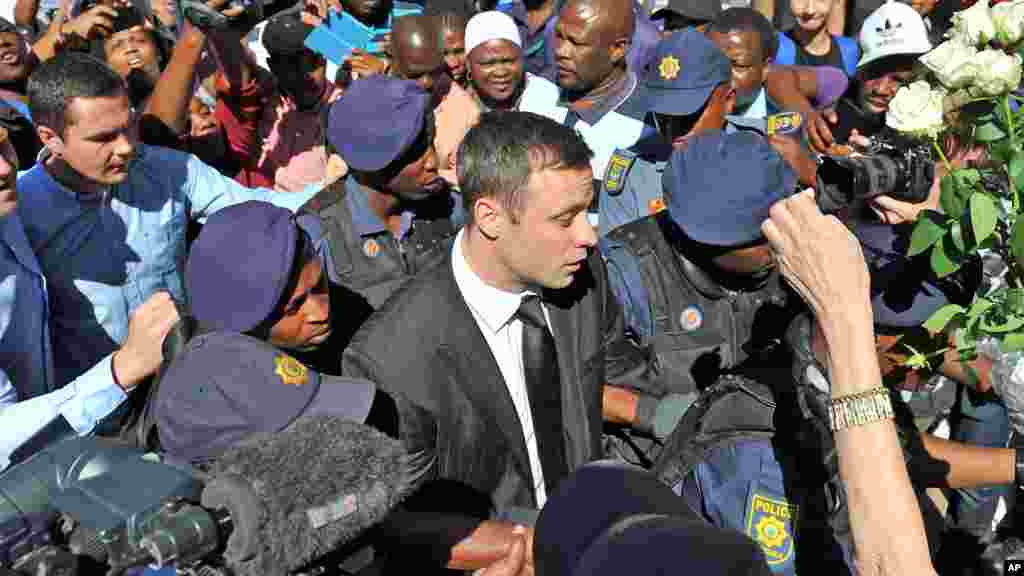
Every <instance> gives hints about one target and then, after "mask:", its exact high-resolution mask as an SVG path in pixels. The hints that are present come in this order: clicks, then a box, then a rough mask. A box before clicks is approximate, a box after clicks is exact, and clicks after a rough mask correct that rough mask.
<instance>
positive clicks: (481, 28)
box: [466, 10, 523, 55]
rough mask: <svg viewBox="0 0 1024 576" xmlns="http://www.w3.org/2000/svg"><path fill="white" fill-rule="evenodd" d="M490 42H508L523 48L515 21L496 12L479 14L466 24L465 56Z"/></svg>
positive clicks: (506, 15) (502, 13)
mask: <svg viewBox="0 0 1024 576" xmlns="http://www.w3.org/2000/svg"><path fill="white" fill-rule="evenodd" d="M491 40H508V41H509V42H511V43H513V44H515V45H516V46H519V47H520V48H522V47H523V41H522V40H520V38H519V28H517V27H516V23H515V21H514V20H512V17H511V16H509V15H508V14H505V13H504V12H499V11H497V10H490V11H488V12H481V13H479V14H477V15H475V16H473V17H472V18H470V19H469V22H467V23H466V55H469V53H470V52H472V51H473V48H476V47H477V46H479V45H481V44H483V43H485V42H490V41H491Z"/></svg>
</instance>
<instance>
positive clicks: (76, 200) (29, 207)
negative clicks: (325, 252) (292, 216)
mask: <svg viewBox="0 0 1024 576" xmlns="http://www.w3.org/2000/svg"><path fill="white" fill-rule="evenodd" d="M28 93H29V106H30V108H31V111H32V116H33V119H34V120H35V123H36V129H37V131H38V133H39V137H40V140H42V142H43V144H44V146H45V147H46V149H45V150H44V151H43V154H42V155H41V156H40V160H39V162H38V163H37V164H36V165H35V166H34V167H33V168H32V169H31V170H29V171H28V172H26V173H25V174H24V175H23V176H22V177H21V178H20V179H19V186H20V187H21V189H22V190H23V191H24V194H23V200H22V202H21V203H20V204H19V206H18V214H19V216H20V217H21V220H22V222H23V224H24V227H25V234H26V236H27V238H28V241H29V244H30V246H31V247H32V250H33V251H34V252H35V255H36V258H37V259H38V260H39V264H40V267H41V270H42V273H43V275H44V276H45V278H46V283H47V289H48V291H49V298H50V313H51V318H50V323H49V324H50V329H51V336H52V342H53V348H54V358H55V360H56V362H55V365H54V372H55V376H56V378H55V381H57V382H68V381H70V380H72V379H74V378H76V377H77V376H79V375H81V374H82V373H84V372H85V371H86V370H87V369H88V368H89V367H91V366H92V365H94V364H95V363H96V362H97V361H98V360H99V359H100V358H103V357H104V356H106V355H108V354H110V353H111V352H112V351H114V350H115V349H116V348H117V347H118V346H119V344H120V343H123V342H125V340H126V339H127V338H128V336H129V323H128V316H129V314H130V313H131V312H132V310H134V309H136V308H137V307H139V306H140V305H141V304H142V303H143V302H144V301H145V300H146V299H147V298H149V297H150V296H151V295H153V294H154V293H156V292H159V291H166V292H168V293H169V294H170V297H171V298H173V299H174V300H175V301H176V302H177V303H178V304H179V305H182V306H186V307H187V298H186V294H185V290H184V288H183V282H182V272H183V265H184V258H185V226H186V224H187V222H188V220H189V218H195V219H198V220H199V221H204V220H205V218H206V216H207V215H209V214H211V213H212V212H215V211H216V210H219V209H220V208H223V207H225V206H229V205H232V204H237V203H239V202H243V201H246V200H264V201H270V202H273V203H274V204H277V205H280V206H282V207H285V208H289V209H292V210H294V209H296V208H298V207H299V206H300V205H302V204H303V203H304V202H305V201H307V200H308V199H309V198H311V197H312V196H313V194H314V193H315V190H312V189H310V190H306V191H303V192H300V193H290V194H275V193H273V192H271V191H270V190H253V189H249V188H244V187H242V186H241V185H239V184H238V183H236V182H235V181H233V180H230V179H228V178H226V177H224V176H222V175H221V174H220V173H219V172H217V171H216V170H214V169H213V168H211V167H209V166H207V165H205V164H203V163H202V162H201V161H199V160H198V159H197V158H196V157H195V156H191V155H189V154H185V153H182V152H178V151H175V150H170V149H164V148H156V147H150V146H144V145H141V144H138V143H137V140H136V131H135V119H134V116H135V114H134V113H133V111H132V110H131V109H130V108H129V104H128V93H127V89H126V87H125V84H124V81H123V80H122V79H121V78H120V77H119V76H118V75H117V74H116V73H114V72H113V71H112V70H111V69H110V68H108V67H107V66H106V64H104V63H102V62H100V61H99V60H97V59H95V58H93V57H91V56H88V55H83V54H74V53H72V54H61V55H59V56H57V57H56V58H53V59H51V60H48V61H47V62H45V63H43V64H42V65H41V66H40V67H39V68H38V69H37V70H36V72H35V73H34V74H33V75H32V78H31V80H30V81H29V85H28ZM253 257H254V258H259V257H260V255H258V254H254V255H253Z"/></svg>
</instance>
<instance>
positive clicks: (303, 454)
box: [203, 415, 416, 576]
mask: <svg viewBox="0 0 1024 576" xmlns="http://www.w3.org/2000/svg"><path fill="white" fill-rule="evenodd" d="M410 460H411V459H410V458H409V456H408V455H407V452H406V451H405V449H404V448H403V447H402V445H401V444H400V443H399V441H397V440H394V439H392V438H389V437H387V436H385V435H384V434H382V433H380V432H378V431H377V430H375V429H373V428H370V427H368V426H366V425H363V424H358V423H355V422H352V421H350V420H345V419H343V418H340V417H337V416H322V415H307V416H300V417H299V418H297V419H296V420H295V421H294V422H292V423H291V424H290V425H289V426H288V427H286V428H285V429H284V430H281V431H280V432H276V433H263V434H258V435H255V436H252V437H249V438H247V439H246V440H244V441H242V442H240V443H238V444H236V445H234V446H232V447H230V448H229V449H228V450H226V451H225V452H224V453H223V454H222V455H221V456H220V457H218V459H217V460H216V461H214V462H213V463H212V464H211V465H210V466H209V467H208V469H207V471H208V474H209V475H208V478H210V480H209V482H208V483H207V489H206V490H205V491H204V493H203V506H207V507H223V508H227V509H228V512H229V513H230V514H231V516H232V524H233V530H234V532H233V533H232V535H231V538H230V540H229V543H228V549H227V551H226V553H225V559H226V560H227V562H228V566H229V568H231V569H232V570H234V571H235V573H236V574H237V575H239V576H244V575H246V574H252V575H253V576H256V575H259V576H274V575H277V574H286V573H288V572H290V571H292V570H296V569H298V568H301V567H303V566H306V565H307V564H309V563H310V562H311V561H313V560H316V559H317V558H319V557H321V556H323V555H324V554H327V553H328V552H331V551H332V550H334V549H335V548H337V547H339V546H341V545H343V544H345V543H346V542H349V541H350V540H352V539H354V538H355V537H357V536H359V535H360V534H361V533H362V532H363V531H365V530H366V529H367V528H369V527H371V526H373V525H374V524H376V523H378V522H379V521H380V520H382V519H383V518H384V517H385V516H386V515H387V514H388V512H390V511H391V510H392V509H393V508H394V507H395V506H396V505H397V504H398V503H400V502H401V501H402V499H404V498H405V497H406V496H407V495H408V494H409V493H410V492H411V491H412V490H413V489H414V488H415V486H416V484H415V481H414V480H415V478H414V477H413V475H412V474H410V473H409V471H410V467H411V463H410ZM238 486H248V487H251V489H252V490H251V494H250V495H249V496H248V497H246V496H245V495H241V494H239V490H238ZM241 492H244V490H241ZM252 494H254V495H255V498H252ZM247 500H248V501H249V502H250V503H251V504H248V505H247V504H245V503H246V501H247ZM253 506H255V507H257V508H259V510H250V509H249V508H251V507H253ZM233 508H234V510H233ZM253 552H255V555H253Z"/></svg>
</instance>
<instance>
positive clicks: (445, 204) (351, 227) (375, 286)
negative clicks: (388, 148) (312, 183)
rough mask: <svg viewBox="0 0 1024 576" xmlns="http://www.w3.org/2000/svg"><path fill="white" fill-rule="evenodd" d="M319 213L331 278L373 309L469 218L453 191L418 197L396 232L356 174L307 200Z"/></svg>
mask: <svg viewBox="0 0 1024 576" xmlns="http://www.w3.org/2000/svg"><path fill="white" fill-rule="evenodd" d="M303 210H304V211H306V212H312V213H315V214H317V215H318V216H319V224H320V230H319V234H317V233H316V232H313V231H311V233H312V234H313V237H314V238H319V237H322V238H323V240H324V242H323V244H322V245H321V249H320V253H321V256H322V258H323V261H324V267H325V268H326V269H327V273H328V278H329V279H330V280H331V281H332V282H334V283H335V284H339V285H341V286H344V287H346V288H348V289H350V290H353V291H355V292H357V293H359V294H360V295H361V296H363V298H365V299H366V300H367V302H369V304H370V306H372V307H373V308H374V309H376V308H378V307H379V306H380V305H381V304H383V303H384V301H385V300H387V298H388V297H389V296H390V295H391V294H392V293H393V292H394V291H395V290H397V289H398V288H399V286H401V285H402V284H403V283H404V282H405V281H406V280H408V279H409V278H411V277H412V276H413V275H415V274H416V273H417V272H419V271H420V270H422V269H424V268H427V267H428V266H430V265H431V264H433V263H434V262H436V261H437V260H439V259H440V258H441V257H443V256H444V253H445V252H444V251H445V249H447V247H449V246H450V245H451V241H452V239H453V238H454V237H455V234H456V232H457V231H458V229H459V228H460V227H461V226H462V224H463V222H464V220H465V218H464V215H463V214H464V213H463V210H462V202H461V199H460V198H459V197H457V196H456V195H455V194H454V193H453V192H451V191H448V192H442V193H440V194H439V195H438V196H436V197H433V198H429V199H427V200H424V201H422V202H418V203H416V204H415V205H414V206H412V207H411V209H410V210H407V211H405V212H403V213H402V215H401V218H402V220H401V229H400V232H399V234H398V236H395V235H394V234H392V233H391V231H390V230H388V228H387V227H386V226H385V224H384V222H383V221H381V220H380V218H378V217H377V215H376V214H374V213H373V212H372V211H371V210H370V207H369V199H368V197H367V192H366V190H364V189H363V187H362V186H361V185H360V184H359V183H358V182H356V180H355V179H354V178H352V177H348V178H345V179H343V180H339V181H337V182H335V183H334V184H332V185H330V186H328V187H327V188H325V190H324V191H323V192H321V193H320V194H318V195H317V197H316V198H314V199H313V200H311V201H310V202H309V203H308V204H307V205H306V206H304V207H303Z"/></svg>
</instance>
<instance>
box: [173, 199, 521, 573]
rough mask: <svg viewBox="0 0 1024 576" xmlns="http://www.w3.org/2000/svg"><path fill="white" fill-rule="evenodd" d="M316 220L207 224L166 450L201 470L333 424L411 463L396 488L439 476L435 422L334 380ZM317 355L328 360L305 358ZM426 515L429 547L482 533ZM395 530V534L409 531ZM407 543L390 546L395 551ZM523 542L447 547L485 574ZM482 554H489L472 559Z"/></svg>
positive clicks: (498, 537)
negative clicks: (299, 430)
mask: <svg viewBox="0 0 1024 576" xmlns="http://www.w3.org/2000/svg"><path fill="white" fill-rule="evenodd" d="M313 220H315V218H314V217H313V216H311V215H308V214H307V215H300V216H293V215H292V214H291V213H290V212H289V211H288V210H285V209H282V208H277V207H275V206H273V205H271V204H268V203H265V202H245V203H242V204H238V205H235V206H231V207H229V208H225V209H223V210H221V211H219V212H217V213H216V214H215V215H212V216H211V217H210V218H209V219H208V220H207V222H206V224H205V226H204V227H203V230H202V232H201V233H200V235H199V237H198V238H197V239H196V242H195V244H194V245H193V247H192V251H191V253H190V255H189V260H188V274H187V278H186V282H187V285H188V290H189V295H190V297H191V302H192V313H193V316H194V320H195V323H196V331H195V334H194V336H193V338H192V339H191V340H190V341H189V342H188V344H186V345H185V347H184V350H183V351H182V352H181V353H180V354H179V355H178V356H177V357H176V358H175V360H174V361H173V363H172V364H171V366H170V367H169V368H168V369H167V371H166V373H165V375H164V377H163V379H162V382H161V383H160V388H159V390H158V392H157V394H156V398H155V401H154V410H153V412H154V415H155V417H154V419H155V422H156V427H157V431H158V436H159V446H160V448H161V451H162V452H164V453H165V455H167V456H168V457H170V458H171V459H173V460H177V461H181V462H201V461H207V460H210V459H214V458H217V457H218V456H219V455H220V454H221V453H222V452H223V451H224V450H225V449H227V448H228V447H229V446H231V445H233V444H235V443H237V442H239V441H242V440H243V439H245V438H246V437H249V436H251V435H253V434H257V433H261V432H277V431H280V430H283V429H284V428H285V427H287V426H288V425H289V424H290V423H291V422H292V421H294V420H295V419H296V418H298V417H299V416H301V415H303V414H318V415H335V416H340V417H343V418H346V419H349V420H352V421H356V422H360V423H364V424H367V425H369V426H371V427H373V428H376V429H377V430H380V431H381V432H384V433H385V434H387V435H389V436H392V437H395V438H397V439H399V440H401V442H402V444H403V446H404V447H405V449H406V450H407V451H408V452H409V454H410V458H409V459H408V460H407V461H406V462H405V466H404V467H403V469H402V470H400V471H398V472H397V473H398V474H399V475H401V476H402V482H403V483H407V484H410V485H416V484H419V483H420V482H421V481H423V480H425V479H429V478H431V477H432V476H433V473H434V468H433V464H434V462H435V450H434V438H435V437H436V429H435V424H434V421H433V419H432V418H431V417H430V415H429V414H427V413H426V412H425V411H423V410H421V409H419V408H417V407H415V406H414V405H412V404H410V403H409V402H408V401H407V400H406V399H405V398H404V397H403V396H402V395H401V394H400V393H389V392H384V391H382V390H378V389H377V387H376V386H374V384H373V383H371V382H369V381H366V380H360V379H356V378H347V377H342V376H341V375H340V371H339V370H338V368H339V361H340V358H341V348H340V347H339V346H338V345H337V344H335V343H333V337H332V335H333V334H334V329H335V328H337V327H338V322H339V321H342V320H344V321H347V318H345V317H347V316H348V309H342V310H344V312H345V313H344V314H338V313H336V312H338V311H339V309H338V308H336V307H335V306H333V302H332V301H331V300H329V299H328V298H327V289H328V286H329V283H328V281H327V277H326V274H325V273H324V271H323V268H322V265H321V260H320V258H319V257H318V255H317V253H316V251H315V249H314V242H313V239H312V238H311V237H310V236H309V234H308V233H307V232H306V230H307V229H311V228H313V225H314V224H315V222H313ZM246 254H259V258H245V257H244V255H246ZM332 312H335V313H332ZM316 350H322V351H324V352H325V354H321V355H315V354H311V352H314V351H316ZM199 381H202V382H204V383H205V385H203V386H197V385H196V383H197V382H199ZM385 481H386V482H390V481H392V480H390V479H388V480H385ZM432 510H439V512H438V514H437V515H436V516H432V518H433V519H434V520H435V523H434V524H432V528H431V529H428V530H425V531H419V532H417V533H416V536H418V537H421V538H432V539H433V538H436V543H437V545H439V546H440V545H448V544H449V543H450V544H452V545H454V544H455V542H450V536H448V534H447V533H445V531H444V526H453V525H457V526H458V527H459V528H461V527H462V526H464V525H465V523H466V522H469V523H471V524H472V526H476V525H477V524H478V523H479V521H476V520H467V519H464V518H462V517H461V516H453V517H449V516H446V515H445V514H444V511H443V509H436V508H435V509H432ZM414 518H419V517H418V516H415V515H414ZM440 518H444V520H440ZM449 523H452V524H449ZM395 525H396V526H397V529H398V530H399V531H401V530H402V528H403V526H410V525H412V520H402V519H396V520H395ZM452 530H456V531H457V529H455V528H452ZM404 534H405V533H404V532H401V533H400V534H399V535H398V536H396V538H398V541H399V542H402V540H401V538H402V536H403V535H404ZM518 534H519V531H516V530H514V527H513V526H512V525H510V524H507V523H503V522H496V521H487V522H484V527H483V528H482V529H481V530H480V531H479V532H478V533H475V534H473V535H472V536H470V537H468V538H467V539H466V540H464V541H462V542H460V543H459V545H458V546H454V547H453V548H452V550H451V552H450V558H449V561H451V562H453V563H461V564H460V566H463V565H464V566H466V567H471V568H482V567H484V566H486V565H488V564H490V563H491V562H494V561H497V560H500V559H501V554H500V553H501V551H502V550H508V549H509V547H510V546H509V544H510V542H511V541H513V540H515V539H517V538H518ZM378 543H381V542H377V541H374V544H375V545H376V544H378ZM485 548H486V549H487V550H490V551H492V552H488V553H485V554H482V555H481V554H479V551H480V550H483V549H485ZM378 551H379V550H378ZM350 552H355V550H350ZM358 552H359V553H358V554H353V555H352V556H350V557H347V558H346V559H345V561H344V568H345V569H346V570H349V571H353V572H355V571H357V570H361V569H362V568H364V567H365V565H366V563H367V562H368V561H369V560H370V559H371V558H372V554H371V553H370V552H369V551H367V550H366V549H361V550H359V551H358ZM406 552H408V550H406ZM474 553H476V554H477V555H476V556H473V554H474ZM418 560H420V561H422V562H426V560H423V559H418ZM490 573H492V574H504V573H505V572H499V571H497V570H495V571H493V572H490Z"/></svg>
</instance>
